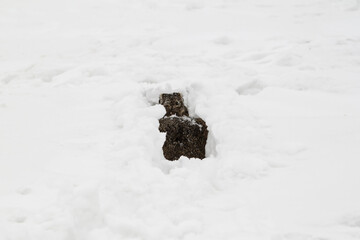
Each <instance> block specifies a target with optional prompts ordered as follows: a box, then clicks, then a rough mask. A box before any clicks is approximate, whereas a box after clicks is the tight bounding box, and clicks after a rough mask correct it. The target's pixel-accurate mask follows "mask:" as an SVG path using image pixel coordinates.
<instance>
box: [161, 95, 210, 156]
mask: <svg viewBox="0 0 360 240" xmlns="http://www.w3.org/2000/svg"><path fill="white" fill-rule="evenodd" d="M159 103H160V104H162V105H164V107H165V109H166V114H165V116H164V117H163V118H161V119H159V123H160V125H159V130H160V132H166V140H165V143H164V145H163V152H164V157H165V158H166V159H168V160H171V161H173V160H177V159H179V158H180V157H181V156H186V157H188V158H200V159H203V158H205V145H206V140H207V135H208V130H207V125H206V123H205V121H204V120H202V119H201V118H190V117H189V113H188V110H187V108H186V106H185V105H184V101H183V98H182V96H181V94H180V93H173V94H161V95H160V100H159Z"/></svg>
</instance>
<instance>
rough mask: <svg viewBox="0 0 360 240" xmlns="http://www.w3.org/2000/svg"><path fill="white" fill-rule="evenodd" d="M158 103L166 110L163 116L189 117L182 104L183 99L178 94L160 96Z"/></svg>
mask: <svg viewBox="0 0 360 240" xmlns="http://www.w3.org/2000/svg"><path fill="white" fill-rule="evenodd" d="M159 103H160V104H161V105H163V106H164V107H165V109H166V114H165V116H168V117H170V116H171V115H174V114H175V115H176V116H179V117H182V116H189V112H188V110H187V108H186V107H185V104H184V99H183V98H182V96H181V94H180V93H173V94H165V93H164V94H161V95H160V99H159Z"/></svg>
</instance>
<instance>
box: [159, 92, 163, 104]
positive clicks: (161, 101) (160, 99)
mask: <svg viewBox="0 0 360 240" xmlns="http://www.w3.org/2000/svg"><path fill="white" fill-rule="evenodd" d="M163 103H164V99H163V94H160V96H159V104H163Z"/></svg>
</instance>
